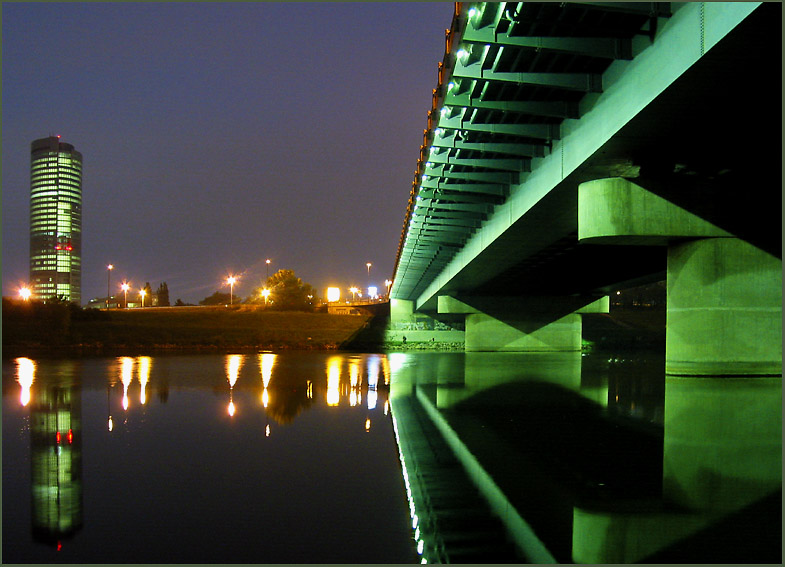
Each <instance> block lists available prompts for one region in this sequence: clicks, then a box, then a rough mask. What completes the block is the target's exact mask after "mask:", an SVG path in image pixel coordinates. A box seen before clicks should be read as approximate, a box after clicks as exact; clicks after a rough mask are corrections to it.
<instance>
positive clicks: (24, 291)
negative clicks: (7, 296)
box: [19, 287, 33, 301]
mask: <svg viewBox="0 0 785 567" xmlns="http://www.w3.org/2000/svg"><path fill="white" fill-rule="evenodd" d="M32 294H33V292H32V291H30V288H28V287H21V288H19V297H21V298H22V300H23V301H28V300H29V299H30V296H31V295H32Z"/></svg>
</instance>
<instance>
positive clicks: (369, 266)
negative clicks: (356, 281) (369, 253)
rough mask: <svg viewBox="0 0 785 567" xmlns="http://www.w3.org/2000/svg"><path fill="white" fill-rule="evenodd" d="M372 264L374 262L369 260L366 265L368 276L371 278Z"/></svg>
mask: <svg viewBox="0 0 785 567" xmlns="http://www.w3.org/2000/svg"><path fill="white" fill-rule="evenodd" d="M372 265H373V264H371V263H370V262H368V263H367V264H365V267H366V268H368V277H369V278H370V277H371V266H372Z"/></svg>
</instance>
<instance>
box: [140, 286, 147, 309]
mask: <svg viewBox="0 0 785 567" xmlns="http://www.w3.org/2000/svg"><path fill="white" fill-rule="evenodd" d="M145 294H147V290H146V289H144V288H143V289H140V290H139V295H141V296H142V307H144V296H145Z"/></svg>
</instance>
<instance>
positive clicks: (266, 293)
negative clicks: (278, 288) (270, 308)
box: [262, 288, 270, 305]
mask: <svg viewBox="0 0 785 567" xmlns="http://www.w3.org/2000/svg"><path fill="white" fill-rule="evenodd" d="M262 297H264V304H265V305H267V298H268V297H270V290H269V289H267V288H265V289H263V290H262Z"/></svg>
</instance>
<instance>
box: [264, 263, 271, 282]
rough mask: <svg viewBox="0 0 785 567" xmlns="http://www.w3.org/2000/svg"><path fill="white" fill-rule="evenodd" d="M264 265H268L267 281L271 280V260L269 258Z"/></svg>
mask: <svg viewBox="0 0 785 567" xmlns="http://www.w3.org/2000/svg"><path fill="white" fill-rule="evenodd" d="M264 263H265V264H267V279H268V280H269V279H270V258H267V260H265V261H264Z"/></svg>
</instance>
